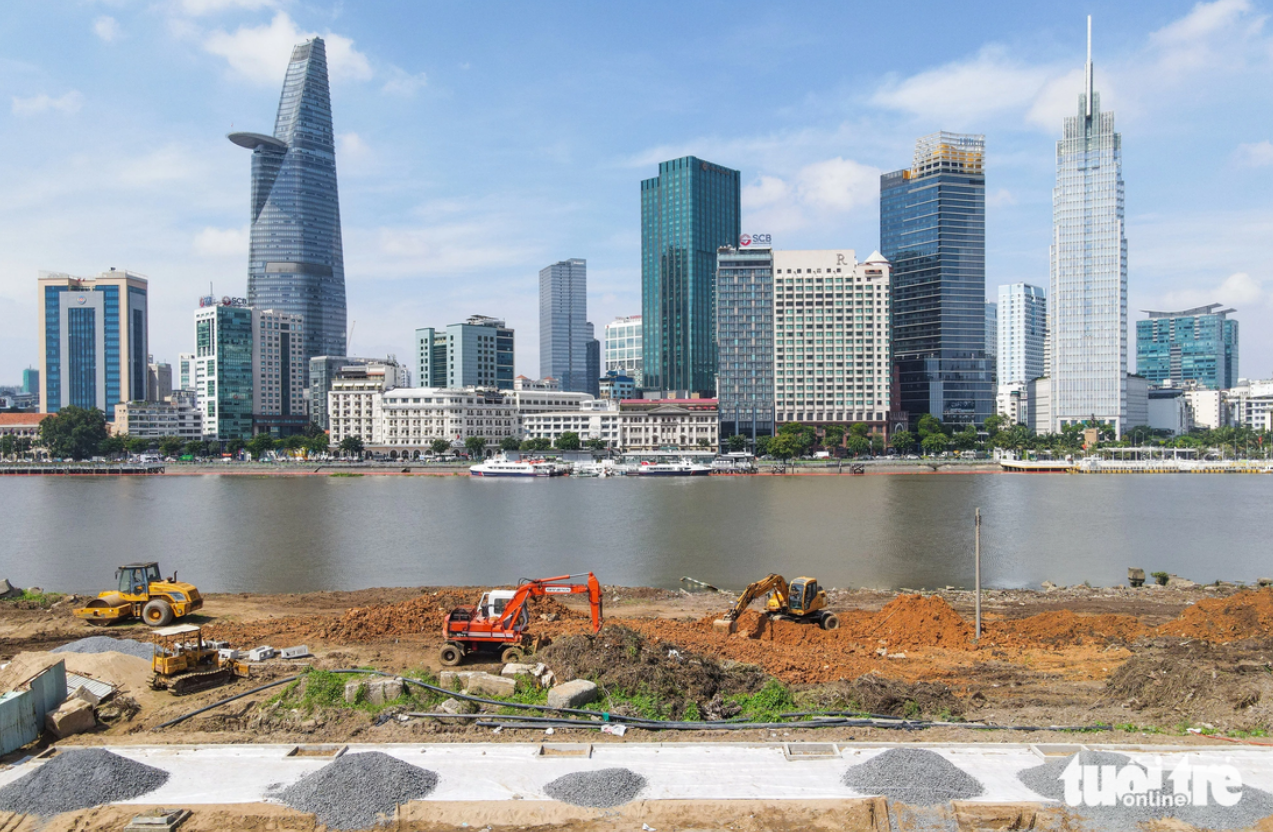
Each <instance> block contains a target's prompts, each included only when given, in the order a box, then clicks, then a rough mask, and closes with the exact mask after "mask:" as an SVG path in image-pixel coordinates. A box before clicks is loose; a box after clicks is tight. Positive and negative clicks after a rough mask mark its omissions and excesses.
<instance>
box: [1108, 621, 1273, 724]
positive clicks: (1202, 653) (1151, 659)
mask: <svg viewBox="0 0 1273 832" xmlns="http://www.w3.org/2000/svg"><path fill="white" fill-rule="evenodd" d="M1105 698H1106V701H1108V702H1110V703H1113V704H1118V705H1121V706H1124V707H1127V708H1129V709H1131V710H1133V711H1148V712H1150V713H1155V714H1164V715H1165V714H1172V713H1175V714H1180V715H1182V716H1188V717H1189V718H1190V719H1193V720H1201V721H1207V722H1209V723H1212V724H1214V725H1215V726H1216V727H1226V728H1251V727H1260V728H1265V729H1267V726H1268V725H1269V723H1270V721H1271V720H1273V674H1270V673H1269V657H1268V656H1267V655H1266V653H1265V651H1262V650H1258V649H1256V650H1241V649H1238V648H1236V647H1235V646H1233V645H1213V644H1208V643H1206V642H1202V641H1193V642H1189V643H1187V644H1183V645H1171V646H1167V647H1160V648H1158V649H1156V650H1154V651H1152V652H1148V653H1146V654H1144V655H1137V656H1133V657H1132V658H1131V659H1129V660H1128V661H1127V662H1125V663H1124V664H1123V665H1122V666H1121V667H1119V668H1118V669H1117V670H1115V671H1114V673H1113V674H1111V675H1110V677H1109V679H1108V680H1106V683H1105Z"/></svg>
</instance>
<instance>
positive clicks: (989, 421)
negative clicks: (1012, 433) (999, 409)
mask: <svg viewBox="0 0 1273 832" xmlns="http://www.w3.org/2000/svg"><path fill="white" fill-rule="evenodd" d="M1007 423H1008V420H1007V419H1006V418H1005V417H1003V416H1000V415H999V414H997V413H996V414H994V415H992V416H987V417H986V423H985V428H986V433H987V434H988V435H989V436H990V438H991V439H993V438H994V435H995V434H996V433H998V432H999V431H1001V430H1003V429H1004V427H1005V426H1006V425H1007Z"/></svg>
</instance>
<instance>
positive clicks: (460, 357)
mask: <svg viewBox="0 0 1273 832" xmlns="http://www.w3.org/2000/svg"><path fill="white" fill-rule="evenodd" d="M446 378H447V383H446V387H447V388H448V389H451V390H456V389H460V388H463V387H491V388H496V389H499V390H509V389H512V386H513V330H511V329H509V328H508V327H507V326H505V325H504V321H502V320H501V319H499V318H488V317H486V316H485V315H474V316H472V317H471V318H469V319H468V320H467V321H465V322H464V323H462V324H451V325H450V326H448V327H447V328H446Z"/></svg>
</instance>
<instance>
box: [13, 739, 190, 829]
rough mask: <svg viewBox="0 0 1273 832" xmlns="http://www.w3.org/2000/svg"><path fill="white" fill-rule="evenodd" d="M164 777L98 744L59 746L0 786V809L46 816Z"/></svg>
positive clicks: (136, 790)
mask: <svg viewBox="0 0 1273 832" xmlns="http://www.w3.org/2000/svg"><path fill="white" fill-rule="evenodd" d="M167 782H168V772H166V771H163V770H162V769H157V768H151V767H150V766H148V765H144V764H142V763H138V762H135V761H133V760H129V759H128V758H126V757H120V756H119V755H118V754H112V753H110V752H109V751H105V750H103V749H100V748H86V749H78V750H75V751H62V752H60V753H59V754H58V755H57V756H56V757H54V758H53V759H52V760H49V761H48V762H47V763H44V764H43V765H41V766H40V767H39V768H37V769H35V771H32V772H31V773H30V774H28V775H26V776H25V777H22V778H20V779H18V780H15V781H13V782H12V783H10V784H9V785H7V786H5V787H4V788H2V789H0V811H3V812H18V813H21V814H28V815H39V816H41V817H49V816H51V815H57V814H60V813H62V812H74V811H76V810H79V809H89V808H92V807H94V806H101V805H103V804H105V803H113V802H115V801H117V800H130V799H132V798H134V797H141V796H142V795H144V794H146V793H148V792H152V791H154V790H155V789H157V788H159V787H160V786H162V785H163V784H164V783H167Z"/></svg>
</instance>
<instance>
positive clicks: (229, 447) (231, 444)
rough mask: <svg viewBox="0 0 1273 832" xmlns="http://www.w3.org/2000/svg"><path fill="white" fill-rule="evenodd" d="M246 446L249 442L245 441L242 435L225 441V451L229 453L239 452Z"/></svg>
mask: <svg viewBox="0 0 1273 832" xmlns="http://www.w3.org/2000/svg"><path fill="white" fill-rule="evenodd" d="M246 447H247V443H246V442H244V441H243V437H242V436H236V437H234V438H233V439H227V440H226V441H225V452H226V453H227V454H237V453H238V452H239V451H241V450H243V449H244V448H246Z"/></svg>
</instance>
